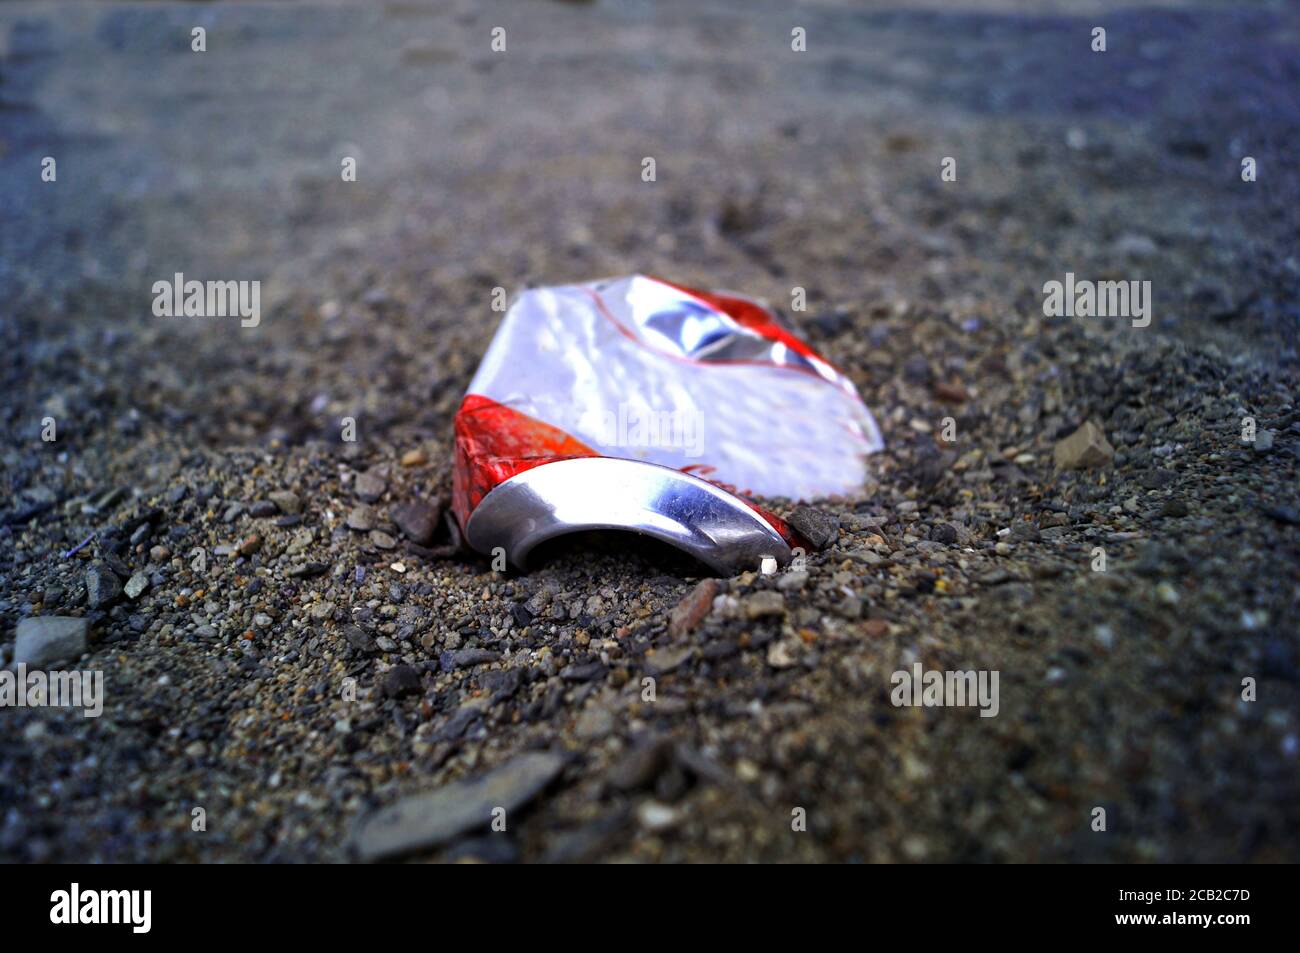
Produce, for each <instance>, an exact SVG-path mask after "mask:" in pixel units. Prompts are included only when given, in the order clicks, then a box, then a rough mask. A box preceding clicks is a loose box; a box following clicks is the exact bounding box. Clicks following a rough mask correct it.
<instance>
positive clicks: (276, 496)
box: [266, 490, 302, 514]
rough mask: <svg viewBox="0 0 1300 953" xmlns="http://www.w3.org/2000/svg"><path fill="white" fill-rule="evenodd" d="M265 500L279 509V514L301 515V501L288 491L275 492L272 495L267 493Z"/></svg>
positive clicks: (295, 494) (296, 495)
mask: <svg viewBox="0 0 1300 953" xmlns="http://www.w3.org/2000/svg"><path fill="white" fill-rule="evenodd" d="M266 496H267V499H269V500H270V501H271V502H272V503H274V504H275V505H276V506H278V507H279V508H280V512H281V513H290V514H292V513H301V512H302V500H300V499H298V494H297V493H293V492H291V491H289V490H276V491H275V492H274V493H268V494H267V495H266Z"/></svg>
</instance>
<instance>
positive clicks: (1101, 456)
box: [1052, 420, 1115, 470]
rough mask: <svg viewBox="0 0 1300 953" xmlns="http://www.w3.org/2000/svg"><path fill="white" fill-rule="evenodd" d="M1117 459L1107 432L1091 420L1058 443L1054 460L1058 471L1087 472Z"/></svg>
mask: <svg viewBox="0 0 1300 953" xmlns="http://www.w3.org/2000/svg"><path fill="white" fill-rule="evenodd" d="M1114 458H1115V448H1114V447H1112V446H1111V445H1110V441H1109V440H1107V439H1106V432H1105V431H1104V430H1102V429H1101V427H1100V425H1098V424H1097V423H1096V422H1095V421H1092V420H1089V421H1086V422H1085V423H1084V425H1083V426H1082V427H1080V428H1079V429H1078V430H1076V431H1075V432H1074V433H1072V434H1070V436H1068V437H1066V438H1065V439H1063V440H1058V441H1057V442H1056V447H1055V449H1054V450H1053V451H1052V460H1053V462H1054V463H1055V464H1056V469H1058V470H1086V469H1091V468H1093V467H1104V466H1106V464H1108V463H1110V462H1111V460H1113V459H1114Z"/></svg>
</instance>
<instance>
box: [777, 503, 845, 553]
mask: <svg viewBox="0 0 1300 953" xmlns="http://www.w3.org/2000/svg"><path fill="white" fill-rule="evenodd" d="M786 522H787V523H789V524H790V528H791V529H793V530H794V531H795V532H796V533H798V534H799V535H800V536H802V537H803V538H804V539H806V540H807V541H808V542H809V544H811V546H812V547H813V549H817V550H822V549H825V548H826V547H827V546H829V545H830V544H831V543H833V542H835V540H836V539H837V538H838V537H839V533H840V521H839V517H837V516H835V514H833V513H827V512H824V511H823V510H819V509H815V508H814V507H811V506H796V507H795V508H794V512H792V513H791V514H790V518H789V519H788V520H786Z"/></svg>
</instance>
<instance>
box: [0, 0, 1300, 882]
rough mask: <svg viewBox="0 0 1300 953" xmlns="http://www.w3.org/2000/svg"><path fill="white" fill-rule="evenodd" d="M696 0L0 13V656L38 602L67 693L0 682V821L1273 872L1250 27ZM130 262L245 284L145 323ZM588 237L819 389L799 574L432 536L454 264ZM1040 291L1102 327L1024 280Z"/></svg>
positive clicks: (1276, 140)
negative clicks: (1100, 312) (1083, 433)
mask: <svg viewBox="0 0 1300 953" xmlns="http://www.w3.org/2000/svg"><path fill="white" fill-rule="evenodd" d="M738 9H740V5H737V6H736V7H733V6H732V5H730V4H722V3H702V4H698V3H697V4H650V3H604V2H597V3H591V4H569V3H544V2H532V3H511V4H505V3H472V4H471V3H459V4H437V5H434V4H430V5H428V6H426V5H424V4H419V3H414V2H402V3H387V4H367V5H357V6H351V5H339V6H304V5H287V4H286V5H275V6H270V7H261V6H257V7H254V6H253V5H239V4H237V5H225V4H202V5H192V6H191V5H168V4H141V5H126V4H111V3H106V4H91V5H81V4H79V5H69V6H66V7H65V6H64V5H61V4H57V3H42V4H23V3H16V4H5V5H3V6H0V195H2V196H3V199H2V202H3V212H2V214H0V292H3V301H4V305H3V310H2V311H0V335H2V336H3V340H2V342H0V343H2V344H3V357H2V358H0V393H2V394H3V400H2V401H0V410H2V412H3V418H4V423H5V438H4V444H3V447H2V448H0V479H2V480H3V485H2V490H3V496H2V498H0V542H2V543H3V545H0V636H2V637H3V641H0V661H5V660H12V659H13V653H14V651H15V642H14V638H13V633H14V632H15V630H16V628H17V626H18V624H19V622H20V621H21V620H23V619H25V618H27V617H30V616H40V617H47V616H72V617H80V618H85V619H86V620H88V622H89V636H90V644H89V647H88V650H87V652H86V653H85V654H84V655H83V656H82V657H81V658H80V659H79V660H78V661H76V662H75V663H73V662H69V663H68V664H67V665H65V666H63V667H65V668H68V667H75V668H78V669H85V670H95V671H102V672H103V674H104V684H105V692H106V699H105V708H104V712H103V715H102V716H101V717H99V718H83V717H82V716H81V715H80V714H79V713H76V712H71V711H52V710H48V709H31V708H13V709H7V710H4V711H0V722H2V723H3V726H4V727H3V731H0V857H3V858H5V859H8V860H24V861H27V860H55V861H59V860H104V861H125V860H145V861H197V860H290V861H299V860H324V861H336V860H346V859H350V858H355V857H358V856H361V857H365V858H371V857H410V858H416V859H481V860H489V861H511V860H525V861H536V860H640V861H701V860H835V861H845V860H864V861H1063V860H1076V861H1078V860H1084V861H1179V860H1186V861H1209V860H1220V861H1244V860H1251V861H1283V860H1285V861H1294V860H1297V859H1300V780H1298V778H1300V774H1298V773H1297V757H1298V756H1300V743H1298V740H1297V731H1298V729H1300V726H1298V725H1297V712H1300V686H1298V685H1297V681H1298V679H1300V671H1298V669H1297V652H1298V651H1300V645H1298V642H1300V634H1298V632H1297V627H1296V625H1295V619H1296V617H1297V613H1298V612H1300V605H1297V602H1298V601H1300V600H1298V599H1297V583H1298V582H1300V546H1298V545H1297V539H1296V525H1297V524H1300V502H1298V501H1297V499H1296V493H1297V489H1296V488H1297V485H1298V484H1297V479H1296V476H1297V475H1296V469H1297V447H1298V446H1300V409H1298V408H1297V407H1296V402H1295V392H1296V382H1297V353H1296V340H1297V324H1298V323H1300V293H1298V292H1300V262H1298V261H1297V258H1296V248H1297V237H1298V236H1300V227H1298V226H1300V212H1298V211H1297V209H1300V202H1297V199H1298V198H1300V174H1298V173H1297V167H1296V161H1295V159H1296V148H1297V145H1298V144H1300V13H1298V12H1297V10H1296V8H1295V7H1294V6H1290V5H1286V4H1280V3H1279V4H1251V5H1243V4H1231V5H1229V4H1216V3H1169V4H1160V5H1156V6H1148V7H1145V8H1143V9H1132V8H1129V7H1127V6H1125V5H1123V4H1111V3H1092V4H1084V5H1079V4H1045V5H1043V6H1042V7H1041V8H1038V10H1037V11H1036V12H1032V13H1025V12H1023V9H1022V7H1021V5H1019V4H1009V3H989V4H979V3H970V4H967V3H961V4H942V5H934V6H926V5H922V4H914V3H890V4H864V5H860V6H859V5H846V4H818V3H813V4H805V5H800V6H798V7H795V8H790V7H789V6H788V5H786V4H776V3H766V2H762V3H745V4H743V10H744V15H743V16H738V15H737V10H738ZM194 26H203V27H205V29H206V31H207V34H206V41H207V50H206V52H203V53H195V52H193V51H191V49H190V30H191V29H192V28H193V27H194ZM497 26H500V27H503V28H504V29H505V30H506V38H507V44H506V50H505V52H501V53H495V52H493V51H492V49H491V46H490V44H491V41H492V36H491V31H492V29H493V28H494V27H497ZM1094 26H1104V27H1105V28H1106V30H1107V44H1108V48H1107V51H1106V52H1105V53H1094V52H1093V51H1092V50H1091V49H1090V43H1091V32H1092V29H1093V27H1094ZM794 27H803V28H804V29H806V31H807V51H806V52H795V51H793V50H792V49H791V30H792V28H794ZM46 156H50V157H54V158H55V159H56V162H57V179H56V181H54V182H42V181H41V178H40V174H41V160H42V158H43V157H46ZM345 156H351V157H354V158H356V159H357V181H355V182H345V181H343V180H342V177H341V175H340V168H341V165H340V164H341V162H342V159H343V157H345ZM1244 156H1251V157H1253V158H1254V159H1255V160H1256V167H1257V179H1256V181H1253V182H1244V181H1243V180H1242V176H1241V160H1242V158H1243V157H1244ZM645 157H653V158H654V159H655V160H656V171H657V176H656V181H654V182H646V181H643V180H642V175H641V173H642V167H643V166H642V160H643V159H644V158H645ZM945 157H952V158H955V159H956V169H957V177H956V181H943V180H942V179H941V176H940V171H941V163H942V162H943V160H944V158H945ZM175 272H183V273H184V274H185V275H186V276H187V277H193V278H200V279H221V280H237V279H258V280H260V281H261V282H262V286H261V288H262V312H261V320H260V323H259V324H258V325H257V326H256V327H242V326H241V324H240V321H239V319H238V318H165V317H156V316H155V315H154V314H153V312H152V305H153V301H154V295H153V292H152V290H151V288H152V285H153V283H154V282H155V281H159V280H170V279H171V277H172V275H173V274H174V273H175ZM634 272H644V273H650V274H658V275H663V276H666V277H670V278H673V279H675V280H678V281H681V282H684V283H688V284H694V285H697V286H701V287H711V288H724V289H734V290H738V291H742V292H745V293H747V294H750V295H753V296H758V297H762V298H765V299H766V300H768V301H769V302H770V303H771V305H772V306H773V307H774V308H775V309H776V310H778V311H779V312H780V313H781V314H782V317H783V319H784V320H786V321H787V322H788V323H789V324H790V325H791V326H792V327H793V328H795V329H796V330H797V331H798V332H799V333H801V334H802V335H804V336H805V337H806V339H807V340H809V341H810V342H811V343H812V344H813V345H814V346H815V347H817V348H818V349H819V350H820V351H821V352H822V353H823V354H825V355H826V356H827V357H828V358H829V359H830V360H832V361H833V362H834V363H835V364H836V365H837V366H838V367H840V368H842V369H843V370H844V371H845V372H846V373H848V374H849V375H850V376H851V377H852V378H853V380H854V381H855V382H856V384H857V385H858V387H859V389H860V390H861V393H862V395H863V398H864V399H865V401H866V403H867V404H868V406H869V407H871V408H872V409H873V411H874V412H875V414H876V416H877V418H878V420H879V422H880V424H881V428H882V431H883V434H884V438H885V441H886V449H885V450H884V452H883V453H881V454H879V455H877V456H875V457H873V458H872V459H871V471H872V474H871V479H870V480H869V482H868V485H866V486H865V487H864V488H863V491H862V493H861V494H860V495H859V496H856V497H854V498H852V499H845V500H835V501H820V502H818V503H816V509H817V510H818V511H819V512H820V513H821V514H822V515H823V516H829V517H830V518H831V521H832V522H833V523H837V524H838V528H837V529H835V530H834V531H833V532H832V534H831V536H832V538H831V540H830V541H829V543H828V545H827V547H826V548H825V549H824V550H822V551H819V552H816V553H813V554H810V555H809V557H808V559H807V566H806V570H805V571H804V572H803V573H801V572H799V571H797V570H796V571H785V572H782V573H778V574H777V575H776V576H772V577H762V576H757V575H755V574H752V573H747V574H745V575H742V576H739V577H736V578H732V579H721V580H716V581H715V582H714V583H709V582H701V580H702V579H704V578H705V577H703V576H701V572H702V570H701V569H700V568H699V567H698V566H694V565H691V564H689V563H687V562H684V561H683V560H682V559H679V558H677V557H675V556H674V555H673V554H671V553H665V552H663V551H660V550H657V549H653V548H650V547H647V546H645V545H643V544H640V543H638V542H637V541H636V540H635V539H630V538H623V537H619V536H614V537H611V538H603V539H583V540H576V541H572V542H571V543H570V544H568V545H561V546H557V547H556V548H555V550H554V551H553V552H552V553H551V554H550V558H549V560H548V561H547V562H546V564H545V565H544V566H543V567H542V568H540V569H538V570H536V571H534V572H531V573H528V574H514V573H499V572H494V571H493V570H492V568H491V566H490V565H489V563H488V562H487V561H486V560H481V559H478V558H477V557H473V556H470V555H465V554H455V553H453V544H454V540H453V538H452V535H451V532H450V528H449V527H448V525H447V524H446V522H445V520H441V519H438V518H437V517H439V516H440V515H441V513H442V504H443V501H444V500H445V497H446V494H447V491H448V487H449V464H450V439H449V438H450V425H451V418H452V415H453V414H454V412H455V409H456V406H457V404H458V403H459V400H460V398H461V396H462V394H463V393H464V390H465V388H466V385H467V384H468V382H469V379H470V377H471V375H472V374H473V371H474V368H475V366H476V364H477V361H478V359H479V357H480V356H481V355H482V353H483V350H484V348H485V347H486V345H487V342H488V340H490V338H491V334H492V331H493V328H494V327H495V325H496V323H497V321H498V320H499V319H500V314H499V313H496V312H494V311H493V310H492V309H491V301H492V290H493V288H494V287H497V286H501V287H504V288H506V289H507V290H508V291H512V292H513V291H517V290H518V289H520V288H523V287H526V286H529V285H536V284H559V283H565V282H570V281H580V280H588V279H592V278H596V277H601V276H607V275H617V274H627V273H634ZM1067 272H1072V273H1074V274H1075V275H1077V276H1079V277H1085V278H1089V279H1094V280H1104V279H1116V280H1150V281H1151V283H1152V284H1151V287H1152V293H1153V308H1152V321H1151V324H1150V326H1149V327H1143V328H1135V327H1133V326H1132V325H1131V323H1130V322H1129V321H1128V320H1127V319H1124V318H1066V317H1049V316H1046V315H1045V314H1044V309H1043V286H1044V283H1045V282H1048V281H1052V280H1062V279H1063V278H1064V276H1065V274H1066V273H1067ZM795 287H800V288H804V289H806V292H807V297H808V303H809V304H808V309H807V310H806V311H803V312H796V311H793V310H792V308H791V301H792V298H791V295H792V289H794V288H795ZM348 417H350V418H353V419H354V420H355V422H356V427H355V436H356V439H355V441H347V440H344V439H343V436H344V435H343V429H342V425H341V421H342V420H343V418H348ZM46 418H53V420H54V421H55V424H56V428H57V438H56V439H54V440H53V441H47V440H43V439H42V436H43V429H44V427H45V423H44V421H45V419H46ZM945 418H951V419H952V425H953V428H955V429H954V430H953V431H952V433H951V436H952V437H953V439H951V440H949V439H945ZM1247 418H1250V420H1252V421H1253V422H1254V424H1255V427H1256V432H1257V436H1256V439H1255V440H1254V441H1253V442H1248V441H1243V439H1242V435H1243V428H1244V427H1245V426H1246V424H1245V423H1244V421H1245V420H1246V419H1247ZM1088 420H1093V421H1095V422H1096V423H1097V424H1098V425H1099V426H1100V428H1101V429H1102V431H1104V433H1105V435H1106V437H1107V440H1108V441H1109V444H1110V445H1111V446H1112V447H1113V450H1114V454H1113V458H1111V459H1110V460H1109V461H1108V462H1105V463H1104V465H1101V466H1096V467H1091V468H1087V469H1080V470H1065V471H1059V470H1058V469H1057V468H1056V466H1055V465H1054V460H1053V453H1054V448H1055V447H1056V445H1057V443H1058V441H1060V440H1061V439H1062V438H1064V437H1067V436H1068V435H1070V434H1071V433H1073V432H1074V431H1075V430H1076V429H1077V428H1078V427H1079V426H1080V425H1081V424H1083V423H1084V422H1085V421H1088ZM768 502H769V503H770V504H771V505H772V506H774V507H775V508H776V509H778V510H779V511H781V512H783V513H789V512H790V511H791V508H792V504H791V503H790V502H789V501H768ZM412 507H416V508H417V509H416V510H415V511H414V512H416V513H417V515H422V516H424V517H426V518H429V519H433V520H434V525H435V526H436V527H437V531H436V533H435V535H434V537H433V538H432V539H429V538H427V536H426V535H424V534H422V533H421V532H420V530H419V527H418V526H413V521H412V519H411V513H412V512H413V511H412ZM419 508H423V509H422V510H421V509H419ZM411 537H417V538H416V539H413V538H411ZM86 540H89V542H86V543H85V545H84V546H82V547H81V548H80V549H76V547H78V545H79V544H82V543H83V542H85V541H86ZM74 549H76V551H75V552H73V550H74ZM1099 549H1100V550H1104V555H1105V569H1104V570H1103V571H1097V569H1096V567H1097V566H1098V562H1097V553H1098V550H1099ZM196 550H201V551H202V557H203V558H202V560H201V561H200V560H198V559H197V556H196ZM128 580H130V581H133V582H134V583H136V585H131V586H129V587H128V588H129V591H131V592H134V593H135V595H134V596H131V595H128V594H127V593H126V592H118V591H117V590H118V589H119V588H121V587H122V586H124V585H126V584H127V583H128ZM699 585H703V586H704V588H703V589H702V590H697V586H699ZM715 587H716V588H715ZM683 600H686V603H687V606H688V608H694V609H696V610H697V611H696V612H694V613H691V612H689V611H687V610H685V609H684V610H682V612H681V613H679V616H689V617H691V621H692V622H693V623H694V624H693V625H691V624H686V623H678V624H676V625H673V624H671V619H672V614H673V611H674V609H675V608H676V607H677V606H678V605H679V603H682V602H683ZM916 662H920V663H922V665H923V668H924V669H925V670H940V671H944V670H947V671H952V670H984V671H996V672H998V673H999V676H1000V682H999V684H1000V703H999V709H998V712H997V714H996V716H995V717H980V712H979V710H978V709H977V708H973V707H966V708H944V707H898V706H896V705H894V704H893V703H892V701H891V690H892V682H891V677H892V676H893V673H895V672H896V671H899V670H908V671H910V670H911V668H912V666H913V665H914V663H916ZM646 678H652V679H654V697H653V699H652V700H651V699H650V698H648V697H647V693H646V682H645V681H644V679H646ZM1243 679H1252V680H1254V681H1253V685H1254V691H1253V696H1252V697H1253V699H1254V700H1245V699H1244V698H1243V693H1244V692H1245V693H1246V694H1250V692H1248V691H1247V690H1246V689H1245V688H1243ZM498 806H505V807H506V808H507V811H506V814H507V825H506V830H505V831H504V832H493V831H491V829H490V826H489V824H490V821H491V820H492V815H491V811H492V809H493V808H494V807H498ZM1097 808H1104V810H1105V815H1106V830H1105V831H1098V830H1095V829H1094V827H1095V826H1096V820H1095V819H1096V817H1097V815H1096V809H1097ZM196 809H202V813H201V818H202V820H203V823H202V824H199V823H198V820H197V819H198V818H199V816H200V815H196V813H195V812H196ZM385 809H393V810H395V811H396V814H395V816H392V815H388V814H383V813H377V812H382V811H384V810H385ZM800 817H803V818H806V829H805V830H793V829H792V826H793V827H798V826H800V825H799V824H798V823H797V821H798V820H799V819H800ZM376 818H381V819H387V821H391V824H392V826H391V829H387V830H386V837H387V838H388V839H385V838H383V837H379V836H378V835H377V833H376V831H377V827H378V824H377V822H376V821H375V819H376ZM196 827H203V828H204V829H202V830H196V829H195V828H196ZM394 845H395V846H394Z"/></svg>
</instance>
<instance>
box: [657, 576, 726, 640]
mask: <svg viewBox="0 0 1300 953" xmlns="http://www.w3.org/2000/svg"><path fill="white" fill-rule="evenodd" d="M717 594H718V581H717V580H716V579H705V580H704V581H702V582H699V583H696V585H695V588H694V589H692V590H691V591H690V592H689V593H687V594H686V597H685V598H684V599H682V601H681V602H679V603H677V605H676V606H675V607H674V608H673V611H672V615H671V616H670V617H669V620H668V635H669V636H670V637H672V638H674V639H675V638H677V637H678V636H682V635H686V634H687V633H690V632H693V631H695V628H696V626H698V625H699V624H700V623H701V622H702V621H704V617H705V616H706V615H708V614H709V610H710V609H712V608H713V597H714V596H716V595H717Z"/></svg>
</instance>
